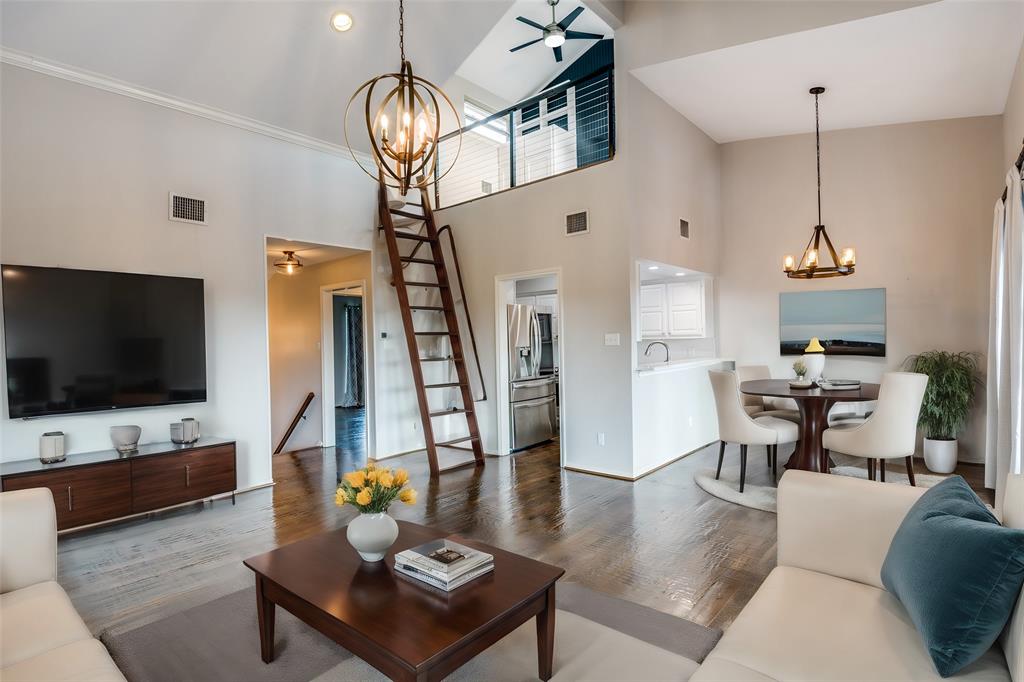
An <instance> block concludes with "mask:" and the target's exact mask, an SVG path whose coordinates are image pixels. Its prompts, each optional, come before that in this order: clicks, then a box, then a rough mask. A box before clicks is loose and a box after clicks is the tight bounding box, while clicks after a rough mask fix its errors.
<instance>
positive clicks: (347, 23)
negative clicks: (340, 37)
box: [331, 12, 352, 33]
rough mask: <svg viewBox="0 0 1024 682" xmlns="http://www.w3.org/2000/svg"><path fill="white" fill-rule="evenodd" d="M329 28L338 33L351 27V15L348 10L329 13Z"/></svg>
mask: <svg viewBox="0 0 1024 682" xmlns="http://www.w3.org/2000/svg"><path fill="white" fill-rule="evenodd" d="M331 28H333V29H334V30H335V31H337V32H338V33H344V32H345V31H347V30H349V29H350V28H352V15H351V14H349V13H348V12H335V13H334V14H332V15H331Z"/></svg>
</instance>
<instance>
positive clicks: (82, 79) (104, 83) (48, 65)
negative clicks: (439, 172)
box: [0, 45, 375, 168]
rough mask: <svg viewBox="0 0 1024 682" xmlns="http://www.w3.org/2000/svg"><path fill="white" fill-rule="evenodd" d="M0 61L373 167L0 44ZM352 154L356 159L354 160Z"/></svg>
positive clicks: (335, 147)
mask: <svg viewBox="0 0 1024 682" xmlns="http://www.w3.org/2000/svg"><path fill="white" fill-rule="evenodd" d="M0 62H2V63H4V64H10V65H11V66H16V67H18V68H21V69H27V70H29V71H35V72H37V73H41V74H44V75H47V76H53V77H54V78H61V79H63V80H66V81H71V82H72V83H78V84H79V85H85V86H88V87H91V88H96V89H97V90H104V91H106V92H111V93H114V94H116V95H121V96H123V97H130V98H131V99H135V100H138V101H140V102H146V103H148V104H155V105H156V106H159V107H164V108H165V109H173V110H174V111H180V112H182V113H184V114H189V115H191V116H198V117H199V118H205V119H207V120H209V121H215V122H216V123H222V124H224V125H229V126H231V127H233V128H238V129H241V130H246V131H249V132H251V133H256V134H257V135H263V136H265V137H270V138H273V139H275V140H280V141H281V142H288V143H289V144H294V145H298V146H300V147H305V148H307V149H312V150H314V151H318V152H322V153H324V154H330V155H332V156H338V157H341V158H342V159H345V160H347V161H349V162H350V163H357V164H365V165H366V167H368V168H373V166H374V165H375V164H374V161H373V157H371V156H370V155H369V154H366V153H364V152H354V151H349V149H348V147H344V146H342V145H339V144H335V143H333V142H327V141H326V140H321V139H319V138H316V137H312V136H310V135H304V134H302V133H297V132H295V131H293V130H288V129H287V128H281V127H279V126H275V125H272V124H270V123H264V122H263V121H258V120H256V119H254V118H249V117H247V116H241V115H239V114H233V113H231V112H229V111H224V110H223V109H217V108H215V107H210V106H206V105H205V104H199V103H198V102H192V101H190V100H186V99H181V98H179V97H174V96H172V95H167V94H164V93H162V92H158V91H156V90H150V89H148V88H143V87H140V86H138V85H133V84H132V83H127V82H125V81H122V80H118V79H116V78H111V77H110V76H105V75H103V74H101V73H95V72H93V71H87V70H85V69H79V68H77V67H74V66H69V65H67V64H61V63H60V62H55V61H51V60H48V59H43V58H41V57H36V56H34V55H31V54H28V53H26V52H21V51H20V50H14V49H11V48H9V47H3V46H2V45H0ZM353 154H354V155H355V156H356V157H358V158H357V159H354V158H353Z"/></svg>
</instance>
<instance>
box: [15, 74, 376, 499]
mask: <svg viewBox="0 0 1024 682" xmlns="http://www.w3.org/2000/svg"><path fill="white" fill-rule="evenodd" d="M0 77H2V91H0V94H2V97H0V100H2V104H0V106H2V110H0V114H2V118H0V138H2V139H0V144H2V153H0V157H2V159H0V164H2V166H0V172H2V179H0V205H2V207H3V215H2V222H0V251H2V255H0V258H2V259H3V261H4V262H7V263H18V264H28V265H45V266H64V267H77V268H86V269H98V270H115V271H126V272H143V273H154V274H164V275H182V276H189V277H202V278H203V279H204V281H205V284H206V329H207V381H208V390H209V401H208V402H207V403H205V404H202V405H194V406H188V407H183V408H152V409H140V410H131V411H125V412H118V413H116V414H101V415H95V414H94V415H76V416H70V417H55V418H41V419H36V420H31V421H11V420H9V419H7V418H6V415H7V406H6V393H5V394H4V401H5V402H4V404H3V405H2V411H3V418H2V419H0V458H2V459H3V460H4V461H9V460H17V459H24V458H31V457H35V456H37V454H38V445H37V441H38V437H39V435H40V434H41V433H42V432H44V431H50V430H57V429H59V430H63V431H65V432H66V433H68V434H69V438H68V446H69V449H70V451H71V452H81V451H88V450H96V449H104V448H108V447H110V440H109V438H108V434H107V431H108V427H109V426H111V425H113V424H123V423H132V424H139V425H141V426H142V427H143V436H142V439H143V442H150V441H162V440H167V439H168V436H169V434H168V431H167V425H168V423H169V422H171V421H172V420H176V419H180V418H181V417H182V416H186V415H192V416H195V417H197V418H198V419H199V420H200V421H201V422H202V430H203V432H204V433H205V434H210V435H218V436H225V437H233V438H237V439H238V452H239V460H238V482H239V486H240V487H241V488H245V487H248V486H252V485H257V484H262V483H265V482H268V481H269V480H270V476H271V468H270V451H271V443H270V403H269V395H268V386H269V382H268V355H267V314H266V301H265V286H266V279H267V278H266V272H265V268H266V261H265V253H264V243H263V240H264V235H266V234H273V235H277V236H283V237H289V238H292V239H299V240H302V241H308V242H317V243H327V244H336V245H342V246H350V247H355V248H369V246H370V244H371V240H372V226H373V224H374V212H375V197H374V194H373V186H372V182H371V181H369V180H368V179H366V177H365V176H364V175H363V174H362V172H361V171H359V170H358V169H356V168H355V167H354V166H353V165H352V163H351V161H348V160H345V159H344V158H343V157H341V156H333V155H329V154H324V153H322V152H317V151H313V150H310V149H306V148H304V147H300V146H297V145H293V144H288V143H285V142H281V141H278V140H275V139H271V138H269V137H264V136H261V135H258V134H254V133H251V132H247V131H243V130H240V129H237V128H234V127H232V126H227V125H224V124H220V123H215V122H212V121H209V120H207V119H204V118H199V117H195V116H191V115H188V114H185V113H182V112H178V111H175V110H171V109H167V108H163V107H159V106H154V105H151V104H146V103H142V102H139V101H136V100H133V99H130V98H127V97H123V96H119V95H115V94H112V93H108V92H104V91H101V90H98V89H93V88H89V87H85V86H81V85H77V84H73V83H70V82H68V81H64V80H60V79H57V78H52V77H49V76H45V75H41V74H38V73H35V72H30V71H26V70H23V69H20V68H17V67H13V66H9V65H4V66H3V67H2V73H0ZM170 190H174V191H178V192H185V193H192V194H194V195H196V196H200V197H203V198H205V199H207V201H208V202H209V203H208V210H209V216H210V224H209V225H207V226H205V227H199V226H193V225H186V224H183V223H174V222H169V221H168V220H167V192H168V191H170ZM4 381H5V383H6V379H4Z"/></svg>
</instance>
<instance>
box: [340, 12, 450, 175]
mask: <svg viewBox="0 0 1024 682" xmlns="http://www.w3.org/2000/svg"><path fill="white" fill-rule="evenodd" d="M398 51H399V55H400V57H401V67H400V68H399V71H398V72H397V73H384V74H381V75H379V76H377V77H375V78H371V79H370V80H368V81H366V82H365V83H363V84H362V85H361V86H359V89H357V90H356V91H355V93H353V95H352V97H351V98H350V99H349V101H348V106H347V107H346V108H345V143H346V144H347V145H348V148H349V151H350V152H351V153H352V158H353V159H354V160H355V162H356V163H357V164H358V165H359V167H360V168H362V169H363V171H365V172H366V174H367V175H369V176H370V177H372V178H374V179H375V180H378V181H379V182H381V183H383V184H385V185H387V186H388V187H394V188H396V189H397V190H398V191H399V192H401V193H402V194H405V193H406V192H407V191H409V188H410V187H427V186H428V185H430V184H432V183H434V182H437V181H438V180H440V179H441V178H443V177H444V176H445V175H447V174H448V172H449V171H450V170H451V169H452V167H453V166H454V165H455V161H456V159H458V156H459V152H460V151H461V150H462V133H461V132H457V133H456V134H455V135H453V137H454V138H457V139H456V140H455V144H456V145H457V146H456V148H455V153H454V154H453V155H452V157H451V162H450V163H448V164H447V168H444V169H441V168H439V166H438V164H439V150H438V144H439V142H440V137H441V113H442V106H441V105H442V104H443V105H447V108H446V109H445V111H450V112H451V116H452V121H453V122H454V125H455V129H456V131H459V130H460V126H459V114H458V112H457V111H456V109H455V106H454V105H453V104H452V101H451V100H450V99H449V98H448V95H446V94H445V93H444V91H443V90H441V88H439V87H438V86H436V85H434V84H433V83H431V82H430V81H428V80H427V79H425V78H422V77H420V76H417V75H415V74H413V71H412V63H411V62H410V61H409V60H408V59H406V58H405V3H404V0H399V2H398ZM360 98H362V107H361V108H362V113H363V117H362V118H363V120H362V122H361V124H359V125H361V127H362V128H363V131H364V132H365V134H366V138H367V141H368V142H369V147H370V155H371V156H372V158H373V162H374V166H373V167H370V168H368V167H367V166H366V165H364V163H363V162H362V161H360V159H359V155H358V154H357V153H356V150H355V149H354V148H353V146H352V140H351V138H350V136H349V112H350V111H351V110H352V105H353V103H355V102H356V100H358V99H360ZM392 117H393V118H392Z"/></svg>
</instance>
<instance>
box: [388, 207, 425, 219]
mask: <svg viewBox="0 0 1024 682" xmlns="http://www.w3.org/2000/svg"><path fill="white" fill-rule="evenodd" d="M388 210H389V211H390V213H391V214H392V215H400V216H402V217H403V218H413V219H415V220H426V219H427V217H426V216H424V215H417V214H415V213H409V212H408V211H401V210H399V209H397V208H392V209H388Z"/></svg>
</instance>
